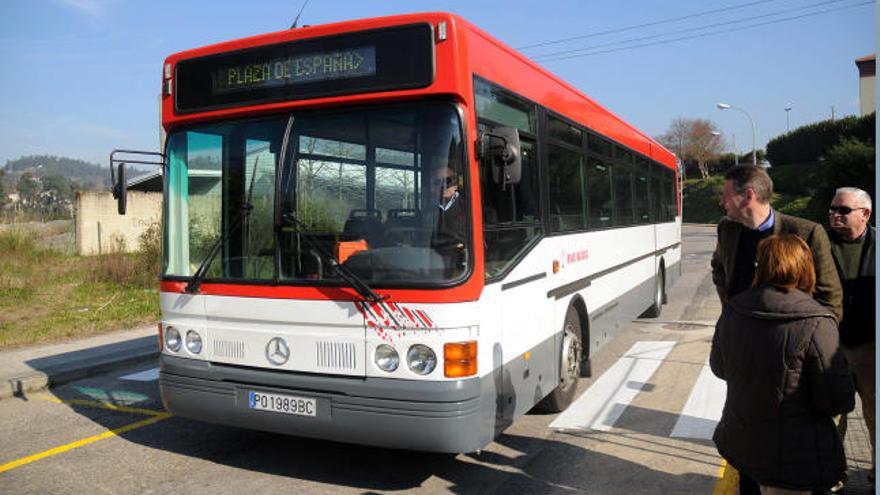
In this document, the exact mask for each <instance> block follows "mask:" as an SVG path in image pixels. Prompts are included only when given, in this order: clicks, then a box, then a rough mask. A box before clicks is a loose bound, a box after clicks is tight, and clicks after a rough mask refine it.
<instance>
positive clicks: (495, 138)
mask: <svg viewBox="0 0 880 495" xmlns="http://www.w3.org/2000/svg"><path fill="white" fill-rule="evenodd" d="M480 158H481V159H483V160H487V161H488V163H489V166H490V167H491V169H492V181H493V182H495V183H496V184H500V185H501V189H502V190H503V189H506V187H507V185H508V184H519V181H520V180H521V179H522V153H521V150H520V143H519V129H517V128H515V127H496V128H494V129H492V130H491V131H486V132H483V134H482V135H481V136H480Z"/></svg>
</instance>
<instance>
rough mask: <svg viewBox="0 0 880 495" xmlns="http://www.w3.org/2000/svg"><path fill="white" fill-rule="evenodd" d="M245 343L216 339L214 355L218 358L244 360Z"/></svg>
mask: <svg viewBox="0 0 880 495" xmlns="http://www.w3.org/2000/svg"><path fill="white" fill-rule="evenodd" d="M244 354H245V351H244V342H235V341H231V340H220V339H214V355H215V356H217V357H225V358H233V359H244Z"/></svg>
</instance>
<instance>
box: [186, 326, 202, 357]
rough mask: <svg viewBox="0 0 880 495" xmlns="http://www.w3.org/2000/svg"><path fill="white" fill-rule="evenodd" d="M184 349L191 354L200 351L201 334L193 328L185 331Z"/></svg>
mask: <svg viewBox="0 0 880 495" xmlns="http://www.w3.org/2000/svg"><path fill="white" fill-rule="evenodd" d="M186 349H187V350H188V351H189V352H191V353H193V354H198V353H200V352H202V336H201V335H199V334H198V332H196V331H195V330H189V331H187V332H186Z"/></svg>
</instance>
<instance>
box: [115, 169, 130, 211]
mask: <svg viewBox="0 0 880 495" xmlns="http://www.w3.org/2000/svg"><path fill="white" fill-rule="evenodd" d="M116 170H117V173H116V183H115V184H113V197H114V198H116V210H117V211H118V212H119V214H120V215H125V209H126V206H127V201H128V188H127V187H126V183H127V182H128V180H127V174H126V172H125V164H124V163H120V164H119V165H118V166H117V168H116Z"/></svg>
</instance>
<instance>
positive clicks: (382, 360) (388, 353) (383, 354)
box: [374, 344, 400, 373]
mask: <svg viewBox="0 0 880 495" xmlns="http://www.w3.org/2000/svg"><path fill="white" fill-rule="evenodd" d="M374 361H375V362H376V366H378V367H379V369H380V370H382V371H387V372H389V373H391V372H392V371H394V370H396V369H397V366H398V365H399V364H400V356H398V355H397V351H396V350H395V349H394V348H393V347H391V346H390V345H388V344H382V345H380V346H379V347H377V348H376V356H375V358H374Z"/></svg>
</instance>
